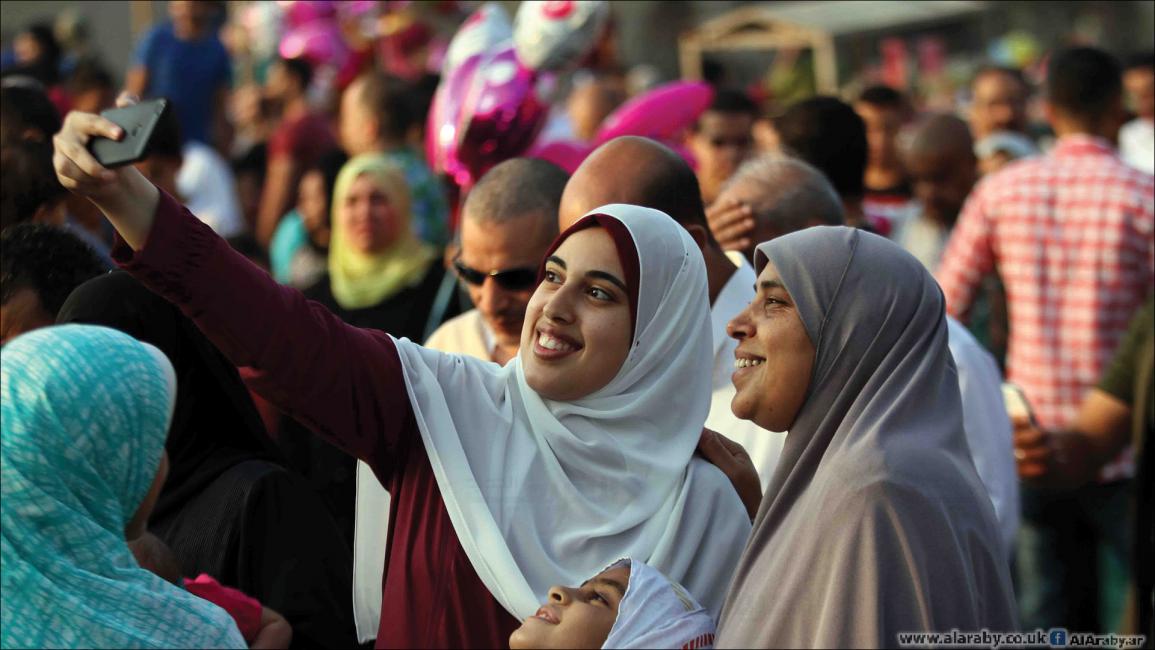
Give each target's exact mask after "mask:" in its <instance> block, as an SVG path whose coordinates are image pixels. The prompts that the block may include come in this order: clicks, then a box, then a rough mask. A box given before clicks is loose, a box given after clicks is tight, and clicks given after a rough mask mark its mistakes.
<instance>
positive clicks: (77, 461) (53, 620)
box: [0, 325, 245, 648]
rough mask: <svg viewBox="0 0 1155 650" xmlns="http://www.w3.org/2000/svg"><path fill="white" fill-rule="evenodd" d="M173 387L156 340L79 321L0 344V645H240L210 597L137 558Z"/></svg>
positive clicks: (160, 474)
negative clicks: (132, 545) (133, 543)
mask: <svg viewBox="0 0 1155 650" xmlns="http://www.w3.org/2000/svg"><path fill="white" fill-rule="evenodd" d="M175 398H176V378H175V375H174V373H173V369H172V366H171V365H170V364H169V362H168V360H167V359H166V358H165V356H164V354H162V353H161V352H160V351H159V350H157V349H156V348H154V347H152V346H151V345H147V344H145V343H140V342H139V341H137V340H135V339H133V338H131V337H129V336H128V335H126V334H122V333H120V332H118V331H115V330H111V329H107V328H104V327H93V326H88V325H65V326H60V327H49V328H45V329H41V330H37V331H34V332H31V333H29V334H25V335H23V336H21V337H19V338H17V339H14V340H13V341H11V342H10V343H8V344H7V345H5V346H4V348H3V351H2V352H0V416H2V418H0V461H2V467H3V470H2V474H0V476H2V482H3V493H4V499H3V501H2V503H0V542H2V549H0V550H2V558H0V560H2V565H3V567H2V570H0V575H2V583H3V584H2V589H0V590H2V592H3V601H2V603H0V609H2V617H0V646H2V647H4V648H9V647H26V648H28V647H33V648H35V647H40V648H43V647H95V648H113V647H115V648H226V647H231V648H244V647H245V643H244V640H243V639H242V638H241V635H240V632H238V631H237V627H236V624H235V623H234V622H233V620H232V618H231V617H230V616H229V615H228V614H227V613H225V611H224V610H222V609H220V608H218V607H217V606H216V605H213V604H211V603H209V602H208V601H205V600H201V599H200V598H198V597H196V596H193V595H192V594H190V593H188V592H186V591H184V590H182V589H180V588H179V587H176V586H174V585H171V584H169V583H167V582H165V581H164V580H162V579H161V578H159V577H157V576H155V575H153V574H152V573H150V572H148V571H146V570H144V569H142V568H140V566H139V565H137V563H136V560H135V559H134V558H133V555H132V552H131V551H130V550H129V548H128V544H127V540H129V539H134V538H135V537H138V536H140V535H141V534H142V533H143V532H144V529H145V523H146V522H147V520H148V515H149V512H150V511H151V509H152V505H153V503H155V501H156V497H157V495H158V494H159V492H160V486H161V484H163V482H164V477H165V474H166V463H165V460H164V456H163V453H164V442H165V437H166V435H167V432H168V426H169V419H170V418H171V417H172V411H173V405H174V401H175Z"/></svg>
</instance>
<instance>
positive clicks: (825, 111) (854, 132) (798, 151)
mask: <svg viewBox="0 0 1155 650" xmlns="http://www.w3.org/2000/svg"><path fill="white" fill-rule="evenodd" d="M774 130H775V131H776V132H777V134H778V142H779V144H780V146H781V148H782V150H783V153H786V154H789V155H792V156H796V157H798V158H801V159H802V160H805V161H806V162H808V163H810V164H811V165H814V166H815V167H816V168H818V170H819V171H821V172H822V173H823V174H825V175H826V178H827V179H828V180H829V181H830V184H831V185H833V186H834V190H835V191H836V192H838V196H839V197H840V198H841V199H842V201H843V203H848V202H853V201H857V200H860V199H861V198H862V196H863V194H864V189H863V175H864V174H865V172H866V158H867V143H866V124H865V123H864V122H863V121H862V118H861V117H859V116H858V113H855V112H854V109H853V108H851V107H850V106H849V105H847V104H846V103H844V102H842V101H840V100H838V99H836V98H834V97H813V98H811V99H807V100H803V101H801V102H798V103H796V104H794V105H793V106H791V107H790V108H789V109H787V110H786V112H785V113H783V114H782V116H781V117H779V118H778V119H777V120H775V121H774Z"/></svg>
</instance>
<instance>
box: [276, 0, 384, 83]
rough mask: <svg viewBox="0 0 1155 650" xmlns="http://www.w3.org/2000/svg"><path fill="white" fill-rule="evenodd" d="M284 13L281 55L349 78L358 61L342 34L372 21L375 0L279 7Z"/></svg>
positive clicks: (298, 1)
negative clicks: (343, 28) (350, 69)
mask: <svg viewBox="0 0 1155 650" xmlns="http://www.w3.org/2000/svg"><path fill="white" fill-rule="evenodd" d="M277 4H279V5H280V6H282V7H283V9H284V16H283V23H284V35H283V36H282V37H281V40H280V46H279V48H278V51H279V53H280V55H281V56H282V57H284V58H286V59H296V58H301V59H305V60H307V61H309V63H312V64H313V65H314V66H316V67H317V68H318V69H322V70H329V71H331V74H332V75H333V76H349V74H348V73H349V72H350V71H349V70H347V68H348V67H350V66H355V65H357V64H358V61H357V60H356V59H355V57H353V50H352V48H351V47H350V45H349V42H348V40H347V35H346V34H344V33H343V32H342V25H345V26H350V25H357V24H358V23H359V22H363V21H365V20H368V19H372V17H373V14H374V13H375V12H376V11H377V6H376V2H373V0H351V1H345V2H336V1H334V0H292V1H290V2H279V3H277Z"/></svg>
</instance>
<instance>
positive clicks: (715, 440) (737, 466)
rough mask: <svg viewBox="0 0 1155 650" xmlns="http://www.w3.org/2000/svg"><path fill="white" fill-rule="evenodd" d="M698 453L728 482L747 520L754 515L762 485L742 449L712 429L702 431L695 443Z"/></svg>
mask: <svg viewBox="0 0 1155 650" xmlns="http://www.w3.org/2000/svg"><path fill="white" fill-rule="evenodd" d="M698 453H700V454H701V455H702V457H703V458H705V459H706V460H708V461H709V462H710V463H711V464H713V465H714V466H715V467H717V468H718V469H720V470H722V473H723V474H725V475H726V478H728V479H730V483H731V484H733V486H734V490H735V491H736V492H737V493H738V496H739V497H740V498H741V499H742V503H743V504H745V506H746V512H747V514H749V515H750V520H751V521H753V520H754V515H756V514H758V506H760V505H761V504H762V481H761V480H760V479H759V478H758V469H757V468H756V467H754V461H753V460H750V454H749V453H748V452H747V451H746V448H745V447H743V446H742V445H740V444H738V443H737V442H734V441H733V440H730V439H729V438H727V437H726V436H724V435H722V434H720V433H718V432H717V431H714V430H712V429H702V436H701V437H700V438H699V439H698Z"/></svg>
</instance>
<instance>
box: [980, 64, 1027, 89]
mask: <svg viewBox="0 0 1155 650" xmlns="http://www.w3.org/2000/svg"><path fill="white" fill-rule="evenodd" d="M989 74H1001V75H1003V76H1005V77H1010V78H1011V79H1014V80H1015V82H1016V83H1018V84H1019V86H1021V87H1022V89H1023V92H1024V93H1029V92H1030V90H1031V84H1030V82H1028V81H1027V78H1026V77H1025V76H1023V71H1022V70H1019V69H1018V68H1012V67H1010V66H1006V65H994V64H986V65H982V66H979V69H978V70H976V71H975V74H974V76H973V77H971V87H972V88H973V87H974V84H975V82H976V81H978V80H979V79H980V78H982V77H985V76H987V75H989Z"/></svg>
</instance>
